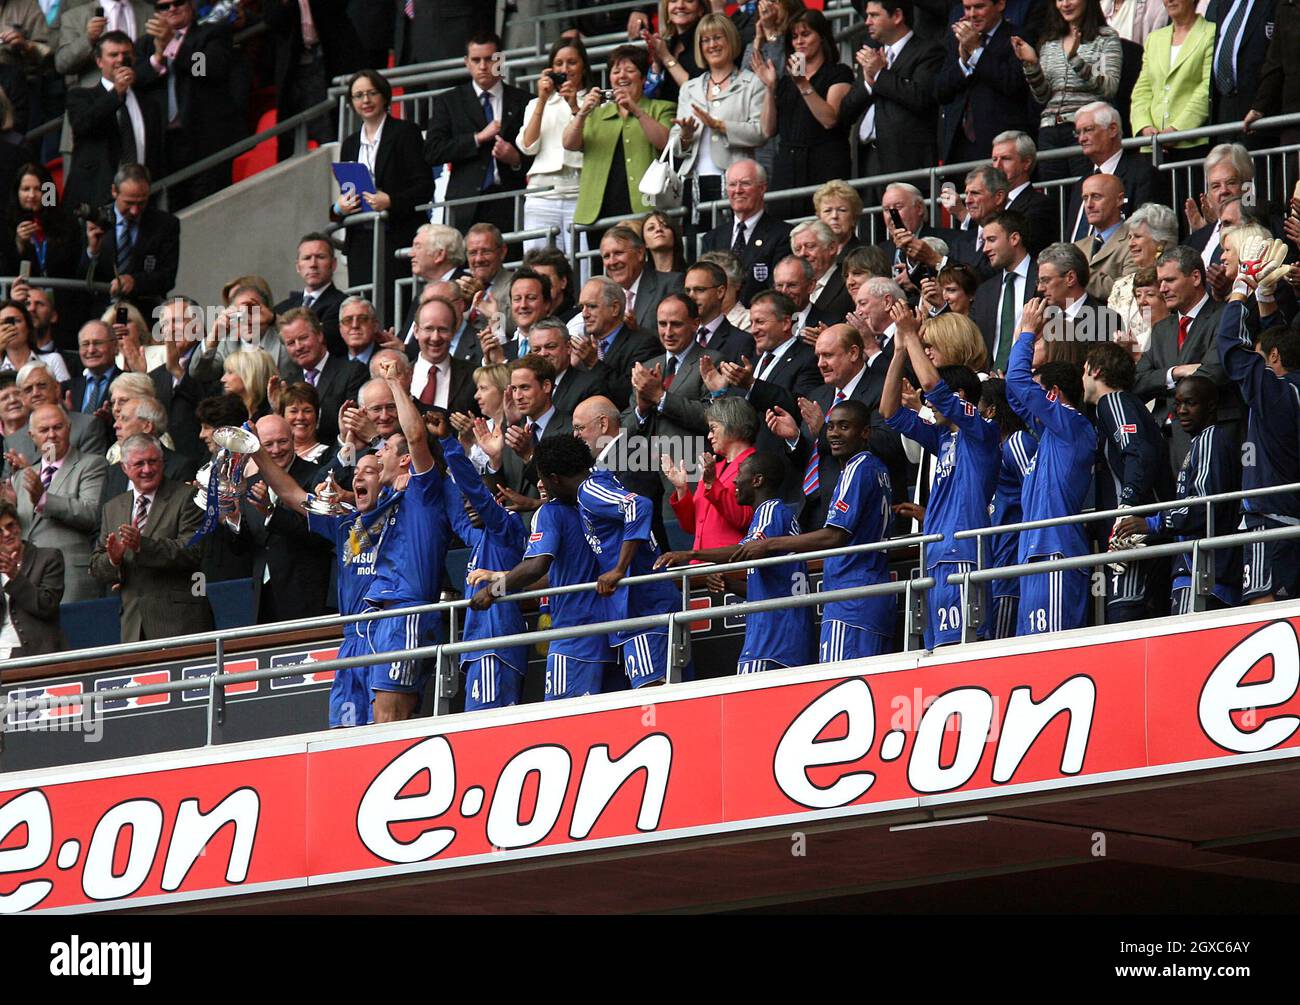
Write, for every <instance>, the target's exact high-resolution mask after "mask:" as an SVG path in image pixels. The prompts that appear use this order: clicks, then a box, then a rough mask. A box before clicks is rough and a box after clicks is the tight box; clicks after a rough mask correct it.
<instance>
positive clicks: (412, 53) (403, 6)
mask: <svg viewBox="0 0 1300 1005" xmlns="http://www.w3.org/2000/svg"><path fill="white" fill-rule="evenodd" d="M364 2H365V3H367V4H372V3H373V4H375V6H377V7H384V6H387V8H388V10H390V11H393V10H395V11H396V23H395V26H394V32H393V34H392V36H391V37H392V41H393V53H394V55H395V56H396V59H397V65H398V66H410V65H412V64H414V63H429V62H432V61H434V60H436V59H453V58H455V57H456V56H461V55H464V53H465V45H466V43H467V42H468V41H469V40H470V37H471V36H473V35H474V34H475V33H476V32H481V31H486V30H488V29H490V27H491V22H492V12H493V7H492V5H491V4H484V3H480V2H475V0H398V2H397V3H396V4H393V3H387V4H385V3H384V0H378V2H376V0H364ZM408 12H409V13H408ZM510 135H512V136H513V135H514V133H511V134H510Z"/></svg>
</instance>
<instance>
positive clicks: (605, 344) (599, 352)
mask: <svg viewBox="0 0 1300 1005" xmlns="http://www.w3.org/2000/svg"><path fill="white" fill-rule="evenodd" d="M611 338H612V336H609V335H606V336H605V337H604V338H603V339H601V340H600V341H599V342H597V343H596V358H597V359H604V358H605V354H606V353H608V352H609V343H610V340H611Z"/></svg>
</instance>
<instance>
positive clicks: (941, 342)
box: [921, 311, 989, 377]
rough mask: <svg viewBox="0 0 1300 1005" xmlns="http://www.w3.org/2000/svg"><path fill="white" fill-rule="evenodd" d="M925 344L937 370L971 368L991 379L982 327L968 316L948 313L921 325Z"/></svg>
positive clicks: (922, 340)
mask: <svg viewBox="0 0 1300 1005" xmlns="http://www.w3.org/2000/svg"><path fill="white" fill-rule="evenodd" d="M921 345H922V346H923V347H924V349H925V354H926V356H928V357H929V359H930V362H931V363H933V364H934V365H935V366H936V367H942V366H968V367H970V368H971V369H972V370H974V371H975V372H976V373H977V374H979V375H980V376H981V377H984V376H987V374H988V369H989V351H988V346H986V345H985V343H984V336H983V335H981V334H980V330H979V326H978V325H976V324H975V322H974V321H972V320H971V319H970V318H969V317H967V316H966V315H965V314H957V313H955V312H952V311H947V312H945V313H943V314H939V315H936V316H935V317H932V318H929V319H928V320H927V321H926V322H925V324H924V325H922V326H921Z"/></svg>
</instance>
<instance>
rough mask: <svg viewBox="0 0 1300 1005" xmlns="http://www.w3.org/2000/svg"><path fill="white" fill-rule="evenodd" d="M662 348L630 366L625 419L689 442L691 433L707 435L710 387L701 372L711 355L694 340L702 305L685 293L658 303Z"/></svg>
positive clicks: (651, 432) (647, 431)
mask: <svg viewBox="0 0 1300 1005" xmlns="http://www.w3.org/2000/svg"><path fill="white" fill-rule="evenodd" d="M657 322H658V329H659V344H660V346H662V349H661V351H660V352H659V353H658V354H656V355H655V356H654V357H653V358H652V359H651V360H649V361H647V362H645V363H637V364H634V365H633V367H632V389H633V396H632V401H631V402H630V403H629V404H628V407H627V409H626V410H624V412H623V417H622V422H623V426H624V427H625V428H627V429H633V430H636V431H637V432H639V433H641V434H642V435H643V436H650V437H653V436H663V437H670V438H672V439H673V440H674V441H676V442H678V443H685V442H687V440H688V439H689V438H691V437H701V436H705V435H707V434H708V431H709V424H708V422H706V421H705V417H704V416H705V412H706V411H707V410H708V404H709V388H708V387H707V386H706V385H705V383H704V380H703V378H702V377H701V376H700V358H701V357H703V356H707V357H708V358H709V360H710V361H711V362H713V363H715V364H716V362H717V360H716V359H715V357H714V356H713V355H712V353H706V352H705V351H704V350H703V349H701V348H700V346H699V343H698V342H697V341H696V340H695V332H696V331H697V330H698V328H699V308H698V307H696V306H695V301H694V300H692V299H691V298H690V297H688V296H687V295H686V294H685V293H672V294H669V295H668V296H667V297H665V298H664V299H663V300H662V301H660V303H659V310H658V318H657Z"/></svg>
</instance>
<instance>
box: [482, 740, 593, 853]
mask: <svg viewBox="0 0 1300 1005" xmlns="http://www.w3.org/2000/svg"><path fill="white" fill-rule="evenodd" d="M572 765H573V761H572V760H571V759H570V757H569V752H568V751H567V750H565V749H564V748H563V747H557V746H555V745H554V744H547V745H545V746H541V747H530V748H529V749H528V750H521V751H520V752H519V753H517V754H515V756H514V757H512V758H510V760H509V762H508V763H507V764H506V766H505V767H504V768H502V769H501V777H500V778H498V779H497V787H496V791H495V792H494V793H492V808H491V809H489V810H488V821H487V838H488V841H489V842H490V843H491V844H493V845H495V846H496V847H498V848H526V847H528V846H529V845H533V844H537V842H538V841H541V840H542V839H543V838H544V837H546V835H547V834H549V833H551V828H552V827H554V826H555V821H557V820H559V819H560V811H561V810H562V809H564V794H565V793H566V792H568V791H569V769H570V768H571V767H572ZM534 771H535V772H537V777H538V781H537V805H536V806H535V807H534V808H533V816H532V819H531V820H529V821H528V822H527V823H522V824H521V823H520V822H519V804H520V802H521V800H522V797H523V790H524V780H525V779H527V777H528V776H529V774H530V773H532V772H534Z"/></svg>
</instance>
